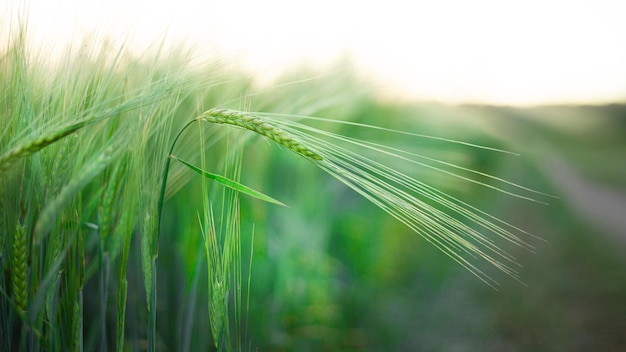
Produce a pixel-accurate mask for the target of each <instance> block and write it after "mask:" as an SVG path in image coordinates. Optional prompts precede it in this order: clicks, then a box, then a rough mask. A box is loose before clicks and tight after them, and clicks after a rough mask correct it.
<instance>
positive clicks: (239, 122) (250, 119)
mask: <svg viewBox="0 0 626 352" xmlns="http://www.w3.org/2000/svg"><path fill="white" fill-rule="evenodd" d="M201 118H202V119H203V120H205V121H207V122H211V123H218V124H226V125H232V126H237V127H241V128H245V129H247V130H250V131H252V132H256V133H258V134H260V135H262V136H265V137H267V138H269V139H271V140H273V141H274V142H276V143H278V144H280V145H282V146H285V147H286V148H287V149H290V150H291V151H293V152H295V153H297V154H300V155H302V156H304V157H306V158H309V159H312V160H317V161H319V160H322V157H321V156H320V155H319V154H317V153H316V152H314V151H313V150H311V149H310V148H308V147H306V146H305V145H303V144H302V143H301V142H300V141H298V140H297V139H296V138H295V137H293V136H292V135H290V134H288V133H287V132H285V131H283V130H281V129H279V128H278V127H276V126H273V125H271V124H269V123H267V122H266V121H264V120H263V119H261V118H260V117H257V116H253V115H251V114H249V113H244V112H241V111H235V110H229V109H211V110H208V111H206V112H205V113H204V114H202V116H201Z"/></svg>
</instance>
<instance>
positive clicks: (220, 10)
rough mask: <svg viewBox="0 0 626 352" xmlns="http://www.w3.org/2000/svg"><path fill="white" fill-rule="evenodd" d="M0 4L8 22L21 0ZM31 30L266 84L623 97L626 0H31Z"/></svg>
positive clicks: (502, 100)
mask: <svg viewBox="0 0 626 352" xmlns="http://www.w3.org/2000/svg"><path fill="white" fill-rule="evenodd" d="M21 3H22V2H21V1H19V0H10V1H8V3H5V4H4V5H0V16H2V17H0V18H1V19H2V22H4V23H2V25H3V26H4V25H6V24H7V23H6V22H9V21H7V20H6V19H8V18H10V17H11V15H10V14H11V13H15V12H16V9H20V8H21V7H22V6H23V5H19V4H21ZM29 3H30V9H29V11H27V13H28V20H29V26H28V27H29V30H30V31H31V34H32V35H34V36H35V37H36V38H37V41H38V43H39V45H44V46H47V47H48V48H50V49H56V50H61V51H62V50H66V49H63V48H65V47H66V45H67V44H68V43H70V42H73V43H76V42H77V41H80V40H81V39H83V38H86V37H88V36H89V35H90V34H92V33H96V34H98V35H100V36H102V35H104V36H107V37H108V38H110V39H112V40H113V41H115V42H120V43H121V42H123V41H125V42H126V43H128V44H129V47H131V48H135V49H144V48H146V47H148V46H149V44H151V43H154V42H158V41H160V40H161V39H162V38H163V37H164V35H165V34H167V38H168V39H169V43H181V42H184V43H187V44H188V45H190V46H191V45H193V46H194V47H195V48H196V49H197V52H198V55H199V56H200V57H211V56H214V55H219V56H223V57H225V58H227V59H230V60H233V61H235V62H237V63H239V64H240V65H242V66H243V67H244V68H246V69H247V70H249V71H251V72H254V73H255V75H256V76H257V77H258V78H259V80H260V81H262V82H267V81H271V79H274V78H275V77H276V76H277V75H278V74H280V73H282V72H284V71H285V69H287V68H289V67H294V66H296V65H298V64H302V63H305V64H307V65H309V66H313V67H318V68H324V67H328V66H329V65H330V64H332V63H333V62H335V61H338V60H349V61H350V62H351V63H352V64H353V65H354V67H355V68H356V69H357V70H358V71H359V72H360V74H362V75H364V76H365V77H366V78H368V79H370V80H372V81H373V82H376V84H377V87H378V88H377V89H378V90H379V91H380V92H383V93H384V94H385V95H388V96H391V97H395V98H400V99H407V98H408V99H413V98H418V99H432V100H439V101H444V102H455V103H456V102H481V103H496V104H537V103H578V102H615V101H624V100H625V99H626V83H625V82H626V65H624V63H625V62H626V45H623V42H624V37H625V35H626V21H624V20H623V18H622V17H623V14H624V13H626V3H625V2H623V1H614V0H596V1H538V0H531V1H523V2H522V1H519V2H517V1H515V2H510V1H509V2H502V1H495V0H478V1H472V2H466V1H453V0H445V1H437V2H434V1H428V2H425V1H416V2H413V1H411V2H408V1H400V0H388V1H376V2H374V1H372V2H357V1H336V0H333V1H330V0H318V1H315V2H308V3H303V2H294V1H285V0H268V1H262V2H261V1H244V0H237V1H200V0H179V1H176V2H173V1H170V2H165V1H161V2H159V1H143V0H108V1H101V0H91V1H89V0H87V1H78V0H53V1H50V0H49V1H43V0H31V1H29Z"/></svg>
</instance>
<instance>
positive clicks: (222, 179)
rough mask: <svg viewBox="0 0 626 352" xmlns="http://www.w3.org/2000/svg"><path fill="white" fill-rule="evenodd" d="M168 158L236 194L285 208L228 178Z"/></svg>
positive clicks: (266, 196)
mask: <svg viewBox="0 0 626 352" xmlns="http://www.w3.org/2000/svg"><path fill="white" fill-rule="evenodd" d="M170 158H172V159H174V160H176V161H179V162H181V163H183V164H184V165H186V166H187V167H188V168H190V169H192V170H193V171H195V172H197V173H199V174H200V175H202V176H204V177H207V178H210V179H212V180H215V181H217V182H219V183H221V184H222V185H224V186H225V187H228V188H230V189H233V190H235V191H237V192H241V193H244V194H247V195H249V196H252V197H254V198H257V199H260V200H263V201H266V202H268V203H273V204H276V205H281V206H283V207H286V206H287V205H286V204H284V203H282V202H281V201H278V200H276V199H274V198H272V197H270V196H268V195H265V194H263V193H261V192H259V191H256V190H254V189H252V188H250V187H248V186H244V185H242V184H241V183H239V182H237V181H233V180H231V179H229V178H226V177H224V176H220V175H216V174H212V173H210V172H207V171H204V170H202V169H200V168H198V167H196V166H194V165H191V164H190V163H188V162H186V161H184V160H181V159H178V158H177V157H176V156H174V155H170Z"/></svg>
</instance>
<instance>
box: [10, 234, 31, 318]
mask: <svg viewBox="0 0 626 352" xmlns="http://www.w3.org/2000/svg"><path fill="white" fill-rule="evenodd" d="M27 259H28V246H27V241H26V233H25V232H24V226H22V225H21V224H19V223H18V224H17V226H16V229H15V232H14V236H13V250H12V253H11V286H12V289H13V299H14V300H15V305H16V306H17V307H18V308H19V310H20V311H21V312H22V313H23V312H25V311H26V305H27V302H28V291H27V287H26V286H27V279H26V274H27V273H26V272H27V271H28V264H27Z"/></svg>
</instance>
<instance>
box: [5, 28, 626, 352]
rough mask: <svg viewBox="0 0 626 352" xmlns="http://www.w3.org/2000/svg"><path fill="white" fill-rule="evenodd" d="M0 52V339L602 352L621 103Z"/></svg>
mask: <svg viewBox="0 0 626 352" xmlns="http://www.w3.org/2000/svg"><path fill="white" fill-rule="evenodd" d="M9 37H10V40H9V41H8V42H6V43H2V47H1V48H0V90H1V93H0V115H1V121H2V128H1V129H0V270H1V273H2V275H1V276H0V351H39V350H45V351H72V350H75V351H83V350H85V351H112V350H116V351H142V350H148V351H204V350H218V351H223V350H225V351H231V350H235V351H240V350H244V351H620V350H624V349H626V337H625V335H624V334H623V332H624V331H625V330H626V318H624V317H626V301H625V300H624V297H626V280H625V279H624V269H626V257H624V255H623V253H624V249H625V248H626V223H625V220H624V215H626V191H625V190H626V162H624V157H625V156H626V138H625V136H626V105H620V104H613V105H604V106H540V107H533V108H530V107H528V108H515V107H504V106H480V105H456V106H450V105H443V104H438V103H433V102H415V103H407V102H402V103H400V102H394V101H389V100H388V99H380V98H378V97H377V95H376V94H374V93H373V89H370V88H369V87H368V86H367V84H364V83H363V82H362V81H361V80H360V78H359V77H358V76H357V75H355V74H352V73H351V71H350V69H349V68H347V67H343V66H339V67H337V68H336V70H335V71H334V72H333V73H332V74H319V73H318V72H307V71H302V72H296V73H292V74H285V77H284V79H283V80H282V81H280V82H277V83H276V84H275V86H273V88H267V87H264V88H259V87H257V86H256V85H255V84H254V83H253V81H252V79H251V78H250V77H248V76H246V75H245V74H243V73H242V72H238V71H236V70H233V69H232V68H227V67H228V66H226V65H224V64H222V63H221V62H220V61H218V60H216V61H214V62H206V63H204V64H202V65H191V64H190V63H189V62H190V61H191V57H190V56H188V55H186V54H185V52H186V51H185V50H177V51H174V52H172V51H169V50H159V49H158V48H155V49H154V50H153V51H152V52H148V53H145V54H143V55H136V54H131V53H130V52H129V51H126V50H124V49H119V48H112V47H111V46H107V45H100V44H96V43H85V45H84V46H81V47H80V48H76V49H75V50H73V51H69V50H68V52H67V55H66V56H64V57H63V58H61V59H60V60H54V61H51V60H49V59H48V58H47V56H46V55H45V53H44V52H42V51H38V50H37V49H36V48H32V47H30V46H29V45H28V44H27V43H28V35H27V30H26V28H13V31H12V33H11V34H10V36H9Z"/></svg>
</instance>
